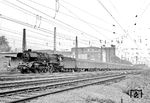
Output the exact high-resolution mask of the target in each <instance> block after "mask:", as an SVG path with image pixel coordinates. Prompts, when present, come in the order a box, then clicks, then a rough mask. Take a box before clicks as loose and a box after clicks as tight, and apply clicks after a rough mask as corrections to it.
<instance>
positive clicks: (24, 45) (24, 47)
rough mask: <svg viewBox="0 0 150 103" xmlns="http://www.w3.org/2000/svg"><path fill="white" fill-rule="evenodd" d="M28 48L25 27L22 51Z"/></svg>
mask: <svg viewBox="0 0 150 103" xmlns="http://www.w3.org/2000/svg"><path fill="white" fill-rule="evenodd" d="M26 49H27V45H26V29H23V40H22V51H25V50H26Z"/></svg>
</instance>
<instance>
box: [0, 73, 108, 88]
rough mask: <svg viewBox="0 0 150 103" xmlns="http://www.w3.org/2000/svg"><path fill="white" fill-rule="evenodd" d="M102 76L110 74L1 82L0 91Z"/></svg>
mask: <svg viewBox="0 0 150 103" xmlns="http://www.w3.org/2000/svg"><path fill="white" fill-rule="evenodd" d="M99 75H101V76H103V75H110V74H101V73H96V74H87V75H85V74H84V75H82V74H81V75H75V76H65V77H57V78H40V79H33V80H23V81H12V82H1V83H0V90H3V89H13V88H16V87H17V88H19V87H24V86H31V85H40V84H49V83H55V82H62V81H69V80H70V81H71V80H77V79H82V78H90V77H96V76H99Z"/></svg>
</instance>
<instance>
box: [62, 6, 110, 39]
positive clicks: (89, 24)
mask: <svg viewBox="0 0 150 103" xmlns="http://www.w3.org/2000/svg"><path fill="white" fill-rule="evenodd" d="M60 5H61V6H62V7H63V8H65V9H66V10H68V11H69V12H70V13H72V14H73V15H75V16H76V18H77V19H79V20H80V21H82V22H83V23H85V24H87V25H88V26H89V27H90V28H92V29H93V30H95V31H96V32H97V33H100V34H101V35H103V36H104V37H105V38H107V39H109V38H108V37H107V36H106V35H104V34H102V33H101V32H99V31H98V30H97V29H95V28H94V27H93V26H92V25H91V23H89V22H87V21H85V20H83V19H81V18H80V17H79V16H77V15H76V14H75V13H73V12H72V11H71V10H69V9H68V8H67V7H65V6H63V5H62V4H60Z"/></svg>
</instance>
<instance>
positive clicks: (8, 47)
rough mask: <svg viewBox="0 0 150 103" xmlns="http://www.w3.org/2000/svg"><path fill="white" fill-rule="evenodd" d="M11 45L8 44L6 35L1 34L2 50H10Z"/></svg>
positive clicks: (0, 50)
mask: <svg viewBox="0 0 150 103" xmlns="http://www.w3.org/2000/svg"><path fill="white" fill-rule="evenodd" d="M10 49H11V47H10V46H9V44H8V41H7V39H6V38H5V36H0V52H9V51H10Z"/></svg>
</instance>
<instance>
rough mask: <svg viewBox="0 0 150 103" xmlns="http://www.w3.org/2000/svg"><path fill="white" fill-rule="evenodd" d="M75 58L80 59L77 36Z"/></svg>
mask: <svg viewBox="0 0 150 103" xmlns="http://www.w3.org/2000/svg"><path fill="white" fill-rule="evenodd" d="M75 58H76V59H78V37H77V36H76V48H75Z"/></svg>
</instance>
